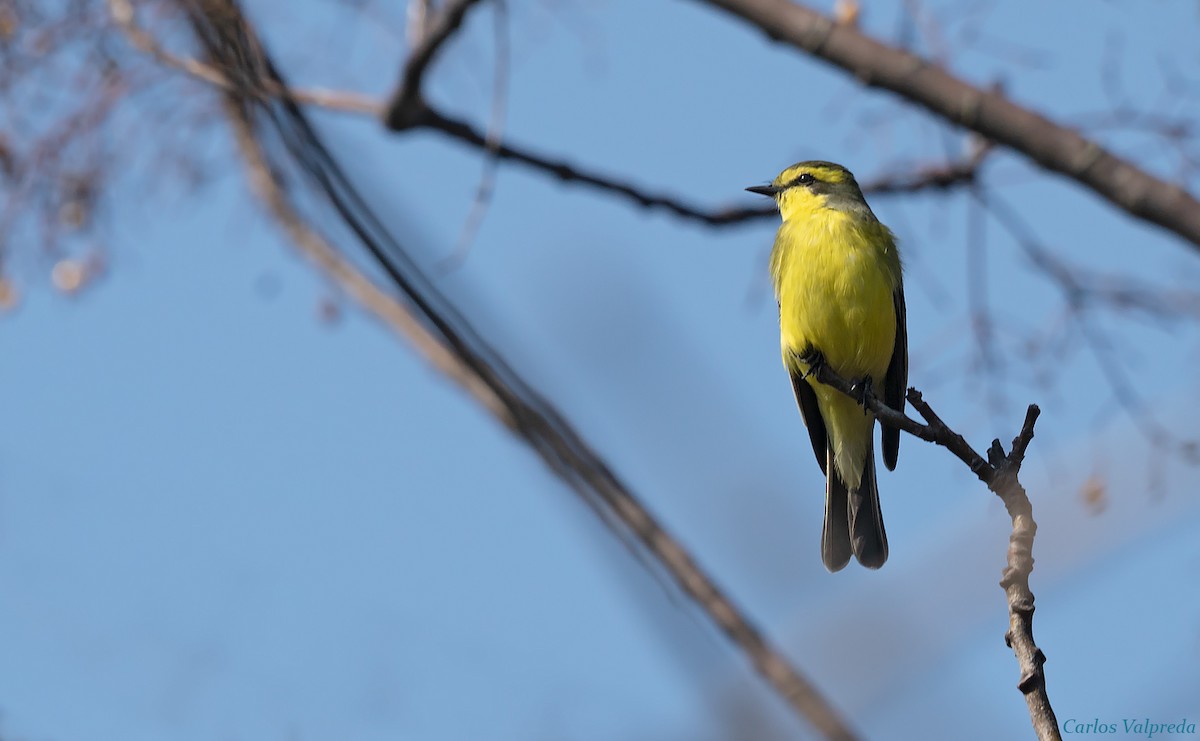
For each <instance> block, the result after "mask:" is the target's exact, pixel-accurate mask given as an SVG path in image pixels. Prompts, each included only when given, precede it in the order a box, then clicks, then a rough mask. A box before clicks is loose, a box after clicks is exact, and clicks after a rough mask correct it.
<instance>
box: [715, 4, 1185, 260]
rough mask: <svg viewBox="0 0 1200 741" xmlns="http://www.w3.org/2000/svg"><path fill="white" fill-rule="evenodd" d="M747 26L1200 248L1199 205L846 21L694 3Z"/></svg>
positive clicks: (797, 9) (791, 8)
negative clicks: (1006, 149) (999, 146)
mask: <svg viewBox="0 0 1200 741" xmlns="http://www.w3.org/2000/svg"><path fill="white" fill-rule="evenodd" d="M697 1H698V2H701V3H704V4H706V5H711V6H713V7H715V8H720V9H722V10H725V11H727V12H729V13H731V14H733V15H735V16H738V17H739V18H741V19H743V20H745V21H747V22H749V23H750V24H751V25H754V26H756V27H757V28H759V29H760V30H761V31H763V32H764V33H765V34H766V35H767V36H769V37H770V38H771V39H774V40H776V41H782V42H785V43H787V44H790V45H791V46H794V47H796V48H797V49H799V50H801V51H803V52H805V53H808V54H810V55H812V56H815V57H819V58H821V59H823V60H825V61H826V62H829V63H831V64H833V65H836V66H838V67H841V68H842V69H844V70H845V71H847V72H849V73H851V74H853V75H854V76H855V77H856V78H857V79H858V80H859V81H860V82H861V83H862V84H863V85H866V86H869V87H877V88H882V89H884V90H890V91H891V92H893V93H896V94H897V95H899V96H900V97H902V98H904V99H905V100H907V101H909V102H911V103H915V104H917V105H920V106H922V107H924V108H926V109H927V110H929V111H930V112H932V113H933V114H935V115H937V116H940V117H941V118H944V119H946V120H947V121H949V122H951V123H953V124H957V125H959V126H962V127H964V128H967V129H970V130H972V131H974V132H976V133H978V134H979V135H980V136H983V137H984V138H986V139H988V140H991V141H995V142H996V143H998V144H1003V145H1004V146H1007V147H1009V148H1011V149H1012V150H1014V151H1016V152H1019V153H1021V154H1023V155H1025V156H1026V157H1028V158H1029V159H1031V160H1033V161H1034V162H1036V163H1037V164H1038V165H1040V166H1041V167H1043V168H1045V169H1047V170H1051V171H1054V172H1058V173H1061V174H1063V175H1066V176H1067V177H1069V178H1071V179H1072V180H1074V181H1076V182H1077V183H1079V184H1081V185H1084V186H1086V187H1088V188H1090V189H1091V190H1092V191H1094V192H1095V193H1097V194H1098V195H1100V196H1102V197H1104V198H1105V199H1107V200H1108V201H1109V202H1110V203H1112V204H1114V205H1115V206H1117V207H1119V208H1121V209H1123V210H1125V211H1126V212H1128V213H1130V214H1132V215H1134V216H1136V217H1138V218H1140V219H1143V220H1145V221H1149V222H1150V223H1152V224H1157V225H1158V226H1161V227H1163V228H1164V229H1167V230H1169V231H1172V232H1174V233H1175V234H1177V235H1178V236H1180V237H1182V238H1183V239H1185V240H1187V241H1189V242H1190V243H1191V247H1192V248H1193V249H1194V250H1198V251H1200V202H1198V201H1197V200H1196V199H1195V197H1193V196H1192V195H1191V194H1190V193H1188V192H1187V191H1185V190H1184V189H1182V188H1180V187H1179V186H1177V185H1173V184H1171V183H1168V182H1166V181H1164V180H1161V179H1159V178H1157V177H1154V176H1153V175H1151V174H1149V173H1147V172H1146V171H1144V170H1142V169H1140V168H1138V167H1137V166H1135V165H1134V164H1133V163H1131V162H1128V161H1126V160H1123V159H1120V158H1118V157H1116V156H1115V155H1113V154H1112V153H1110V152H1108V151H1106V150H1105V149H1104V148H1103V147H1101V146H1100V145H1099V144H1097V143H1096V142H1094V141H1089V140H1088V139H1085V138H1084V137H1083V136H1080V135H1079V134H1078V133H1077V132H1075V131H1074V130H1072V129H1068V128H1065V127H1063V126H1060V125H1058V124H1056V123H1055V122H1053V121H1051V120H1050V119H1048V118H1046V117H1044V116H1042V115H1040V114H1038V113H1035V112H1034V111H1032V110H1030V109H1028V108H1024V107H1022V106H1020V105H1017V104H1016V103H1013V102H1012V101H1010V100H1009V99H1007V98H1006V97H1004V96H1003V94H1001V92H1000V91H998V90H985V89H983V88H979V87H976V86H974V85H971V84H969V83H967V82H964V81H963V80H960V79H959V78H957V77H954V76H953V75H951V74H950V73H949V72H947V71H946V70H945V69H943V68H941V67H940V66H938V65H936V64H934V63H931V62H930V61H928V60H925V59H922V58H920V57H918V56H915V55H913V54H911V53H909V52H907V51H903V50H901V49H898V48H895V47H892V46H889V45H887V44H884V43H882V42H879V41H876V40H875V39H872V38H870V37H868V36H866V35H864V34H863V33H862V32H861V31H859V30H858V29H857V28H854V27H853V26H851V25H849V24H841V25H839V24H837V23H835V22H834V20H833V19H831V18H829V17H827V16H824V15H822V14H820V13H818V12H816V11H814V10H810V9H809V8H806V7H803V6H801V5H797V4H796V3H794V2H791V0H697Z"/></svg>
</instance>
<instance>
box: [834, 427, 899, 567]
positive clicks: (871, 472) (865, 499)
mask: <svg viewBox="0 0 1200 741" xmlns="http://www.w3.org/2000/svg"><path fill="white" fill-rule="evenodd" d="M830 478H832V477H830ZM849 505H850V506H849V510H850V511H849V516H850V527H849V535H850V542H851V545H852V547H853V550H854V557H855V558H857V559H858V562H859V563H861V564H862V565H863V566H866V567H867V568H868V569H877V568H879V567H880V566H882V565H883V563H884V562H885V561H887V557H888V546H887V533H885V532H884V530H883V513H882V512H881V511H880V509H879V487H878V486H877V485H876V483H875V450H874V446H873V445H872V446H869V447H868V448H867V462H866V464H865V465H864V466H863V475H862V483H860V484H859V486H858V490H857V491H852V492H850V494H849ZM825 507H826V510H825V521H826V522H827V523H828V521H829V509H828V507H829V505H828V504H826V505H825ZM827 565H828V564H827Z"/></svg>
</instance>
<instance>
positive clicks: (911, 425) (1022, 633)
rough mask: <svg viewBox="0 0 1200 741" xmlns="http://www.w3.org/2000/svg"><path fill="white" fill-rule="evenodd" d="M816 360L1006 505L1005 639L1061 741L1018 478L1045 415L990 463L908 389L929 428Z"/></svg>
mask: <svg viewBox="0 0 1200 741" xmlns="http://www.w3.org/2000/svg"><path fill="white" fill-rule="evenodd" d="M813 360H814V362H813V363H812V370H811V373H812V376H813V378H815V379H816V380H817V381H819V382H821V383H823V384H825V385H827V386H830V387H832V388H835V389H837V390H838V391H841V392H842V393H844V394H846V395H847V396H850V397H851V398H853V399H855V400H857V401H859V402H860V403H861V404H862V405H863V406H864V407H866V408H867V409H869V410H870V411H871V412H872V413H873V414H874V415H875V417H876V418H877V419H878V420H879V421H880V422H881V423H882V424H886V425H889V426H891V427H895V428H899V429H902V430H904V431H905V432H908V433H911V434H913V435H915V436H917V437H919V438H921V439H922V440H926V441H928V442H932V443H935V444H937V445H940V446H942V447H944V448H946V449H947V450H949V451H950V452H951V453H953V454H954V455H955V456H957V457H958V459H959V460H961V461H962V462H963V463H965V464H966V465H967V467H968V468H970V469H971V472H972V473H974V474H975V475H976V476H977V477H979V480H980V481H982V482H983V483H985V484H986V485H987V487H988V489H990V490H991V491H992V492H993V493H995V494H996V495H997V496H999V497H1000V499H1001V501H1003V502H1004V507H1005V509H1006V510H1007V511H1008V514H1009V516H1010V518H1011V519H1012V534H1011V535H1010V536H1009V545H1008V556H1007V559H1006V567H1005V569H1004V575H1003V577H1002V578H1001V580H1000V586H1001V587H1002V588H1003V589H1004V593H1005V596H1006V598H1007V603H1008V614H1009V630H1008V632H1007V633H1006V634H1005V636H1004V640H1005V642H1006V643H1007V644H1008V645H1009V646H1010V647H1011V648H1012V650H1013V654H1014V655H1015V656H1016V658H1017V665H1018V666H1019V667H1020V670H1021V680H1020V682H1019V683H1018V684H1017V688H1018V689H1020V690H1021V693H1022V694H1023V695H1024V696H1025V703H1026V705H1028V707H1029V717H1030V719H1031V720H1032V722H1033V727H1034V730H1035V731H1036V732H1037V735H1038V738H1039V739H1042V741H1046V740H1047V739H1060V738H1061V737H1060V735H1059V730H1058V720H1057V718H1055V716H1054V709H1053V708H1051V706H1050V698H1049V697H1048V695H1047V694H1046V675H1045V672H1044V671H1043V669H1042V665H1043V664H1044V663H1045V662H1046V656H1045V654H1043V653H1042V650H1041V649H1040V648H1038V647H1037V644H1036V643H1035V642H1034V640H1033V592H1032V591H1031V590H1030V588H1029V575H1030V574H1031V573H1032V572H1033V539H1034V535H1035V534H1036V533H1037V523H1035V522H1034V520H1033V505H1032V504H1030V502H1029V495H1028V494H1027V493H1026V491H1025V487H1024V486H1023V485H1022V484H1021V482H1020V481H1019V480H1018V479H1017V474H1018V473H1020V470H1021V463H1022V462H1023V461H1024V460H1025V451H1026V449H1027V448H1028V447H1029V443H1030V441H1031V440H1033V426H1034V423H1035V422H1036V421H1037V418H1038V414H1039V413H1040V411H1039V410H1038V407H1037V405H1036V404H1030V405H1029V408H1028V409H1027V410H1026V413H1025V423H1024V425H1022V427H1021V432H1020V433H1019V434H1018V435H1017V436H1016V437H1015V438H1014V439H1013V443H1012V448H1011V450H1010V451H1009V453H1008V454H1007V455H1006V454H1005V453H1004V448H1003V447H1002V446H1001V445H1000V441H999V440H993V441H992V444H991V447H989V448H988V457H987V460H984V458H983V456H981V455H980V454H979V453H977V452H976V451H975V449H974V448H972V447H971V445H970V444H969V443H968V442H967V441H966V439H965V438H963V436H962V435H960V434H958V433H957V432H955V431H954V430H952V429H951V428H950V427H949V426H948V425H947V424H946V423H945V422H943V421H942V419H941V418H940V417H939V416H938V415H937V413H936V412H934V411H933V408H932V407H931V406H930V405H929V403H928V402H926V401H925V399H924V397H923V396H922V395H921V392H920V391H917V390H916V389H915V388H910V389H909V390H908V393H907V395H906V398H907V399H908V402H909V404H911V405H912V407H913V408H914V409H916V410H917V413H918V414H920V415H921V416H922V417H923V418H924V419H925V424H922V423H920V422H918V421H916V420H914V419H912V418H911V417H908V416H907V415H905V414H902V413H900V412H898V411H896V410H895V409H892V408H891V407H889V406H887V405H886V404H884V403H883V402H882V401H880V400H879V398H878V397H876V396H875V394H874V393H873V392H872V391H871V390H870V389H869V388H866V389H864V388H863V387H861V386H858V385H855V384H852V383H850V382H849V381H847V380H846V379H844V378H842V377H840V376H838V375H837V374H836V373H834V372H833V370H832V369H831V368H830V367H829V365H828V364H826V363H824V362H821V361H819V360H816V359H815V358H814V359H813Z"/></svg>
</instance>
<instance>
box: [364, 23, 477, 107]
mask: <svg viewBox="0 0 1200 741" xmlns="http://www.w3.org/2000/svg"><path fill="white" fill-rule="evenodd" d="M478 2H479V0H451V2H450V3H448V4H447V5H446V7H445V8H444V9H442V11H441V12H439V13H438V15H437V18H436V19H435V20H434V21H433V23H432V24H429V28H428V31H427V32H426V33H425V34H424V36H423V37H422V38H421V43H420V45H419V46H418V47H417V48H416V49H414V50H413V51H412V54H410V55H409V57H408V61H407V62H406V63H405V65H404V73H403V74H402V75H401V77H400V85H399V86H398V87H397V88H396V91H395V92H394V93H392V98H391V100H389V101H388V104H387V107H386V108H385V109H384V113H383V119H384V122H385V123H386V124H387V127H388V128H389V129H396V130H400V129H405V128H408V127H409V126H411V125H412V123H413V122H414V121H416V120H417V119H419V118H420V116H421V109H422V108H423V107H424V103H423V102H422V101H421V80H422V78H423V77H424V75H425V70H427V69H429V65H430V64H432V63H433V60H434V57H436V56H437V53H438V52H439V51H441V49H442V46H443V45H444V44H445V43H446V42H447V41H449V39H450V37H451V36H453V35H454V32H455V31H457V30H458V27H459V26H461V25H462V22H463V18H465V17H466V15H467V11H468V10H470V9H471V6H472V5H475V4H477V3H478ZM426 22H428V19H426Z"/></svg>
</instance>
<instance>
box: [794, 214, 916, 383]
mask: <svg viewBox="0 0 1200 741" xmlns="http://www.w3.org/2000/svg"><path fill="white" fill-rule="evenodd" d="M877 226H878V225H877ZM879 230H880V231H881V232H882V233H881V234H878V233H875V234H873V233H872V231H873V230H867V229H863V228H860V227H857V226H855V224H854V222H853V221H852V220H851V219H849V218H848V217H845V216H842V215H841V214H839V213H838V212H836V211H829V212H828V215H822V216H821V217H819V218H810V219H808V220H806V221H805V223H804V224H803V225H799V226H797V225H792V224H790V223H785V224H784V225H783V226H782V227H780V230H779V236H778V239H777V241H776V244H775V251H776V254H774V255H773V256H772V267H773V268H774V269H775V276H774V277H775V290H776V297H777V298H778V300H779V331H780V342H781V345H782V348H783V351H784V355H785V361H786V362H788V364H789V365H792V362H793V361H790V360H789V359H788V357H787V356H788V355H789V354H791V353H800V352H803V351H804V350H805V349H807V348H808V347H810V346H811V347H813V348H815V349H817V350H820V351H821V353H822V354H823V355H824V356H825V360H826V361H827V362H828V363H829V365H830V367H831V368H832V369H833V370H834V371H836V372H837V373H838V374H839V375H841V376H843V377H845V378H848V379H856V378H862V377H863V376H870V377H871V380H872V381H873V382H875V383H877V384H880V383H882V382H883V377H884V375H885V374H886V373H887V367H888V363H889V361H890V360H891V358H892V349H893V348H894V347H895V344H896V308H895V304H894V299H893V295H894V293H895V291H896V285H897V273H898V270H895V269H893V267H892V264H891V261H893V260H894V259H895V257H894V256H895V247H894V246H893V245H892V244H891V237H890V235H888V234H887V233H886V231H884V230H883V227H882V226H879ZM883 240H886V244H885V245H881V244H880V242H881V241H883ZM881 247H886V248H887V249H881ZM889 250H890V254H888V251H889Z"/></svg>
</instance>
